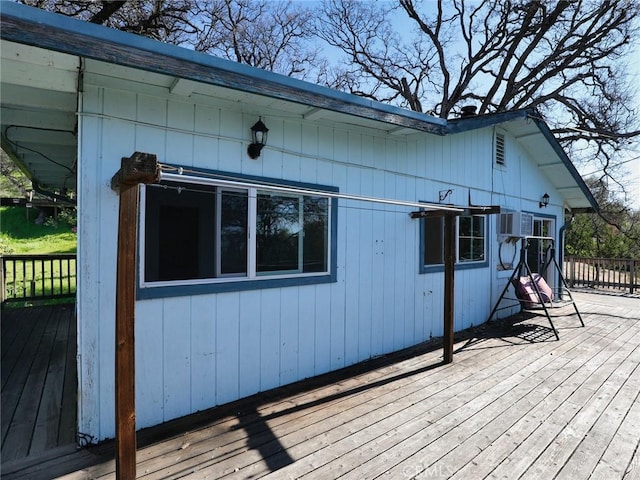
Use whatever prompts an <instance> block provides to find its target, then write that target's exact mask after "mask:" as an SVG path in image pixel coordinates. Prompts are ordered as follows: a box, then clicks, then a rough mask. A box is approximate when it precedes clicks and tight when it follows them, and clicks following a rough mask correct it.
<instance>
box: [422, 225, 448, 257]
mask: <svg viewBox="0 0 640 480" xmlns="http://www.w3.org/2000/svg"><path fill="white" fill-rule="evenodd" d="M443 263H444V219H443V218H442V217H425V219H424V264H425V265H441V264H443Z"/></svg>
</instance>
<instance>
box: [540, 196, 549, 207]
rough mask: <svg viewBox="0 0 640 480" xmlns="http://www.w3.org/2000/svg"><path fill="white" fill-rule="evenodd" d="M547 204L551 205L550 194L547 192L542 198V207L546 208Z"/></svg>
mask: <svg viewBox="0 0 640 480" xmlns="http://www.w3.org/2000/svg"><path fill="white" fill-rule="evenodd" d="M547 205H549V194H548V193H545V194H544V195H543V196H542V199H541V200H540V208H545V207H546V206H547Z"/></svg>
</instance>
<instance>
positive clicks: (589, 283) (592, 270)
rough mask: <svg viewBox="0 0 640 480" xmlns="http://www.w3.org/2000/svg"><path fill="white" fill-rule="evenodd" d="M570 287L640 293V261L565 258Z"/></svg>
mask: <svg viewBox="0 0 640 480" xmlns="http://www.w3.org/2000/svg"><path fill="white" fill-rule="evenodd" d="M564 276H565V280H566V281H567V283H568V284H569V287H591V288H607V289H617V290H628V291H629V293H634V292H635V293H638V292H640V260H627V259H620V258H586V257H573V256H568V257H565V260H564Z"/></svg>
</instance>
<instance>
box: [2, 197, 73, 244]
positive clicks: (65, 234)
mask: <svg viewBox="0 0 640 480" xmlns="http://www.w3.org/2000/svg"><path fill="white" fill-rule="evenodd" d="M29 210H30V212H29V221H27V209H26V208H24V207H0V253H2V254H14V255H23V254H28V255H36V254H50V253H76V247H77V238H76V234H75V233H74V232H72V231H71V227H70V226H69V225H68V224H67V223H65V222H63V221H60V220H59V221H57V222H56V225H55V226H54V225H52V224H48V225H36V224H35V223H34V220H35V219H36V217H37V215H38V211H37V210H36V209H29Z"/></svg>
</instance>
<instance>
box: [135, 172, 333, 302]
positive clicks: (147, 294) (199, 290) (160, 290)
mask: <svg viewBox="0 0 640 480" xmlns="http://www.w3.org/2000/svg"><path fill="white" fill-rule="evenodd" d="M171 166H173V167H176V168H180V167H181V165H171ZM182 167H183V168H185V169H188V170H189V173H188V175H189V176H192V177H194V176H195V177H197V176H198V173H202V174H203V175H201V176H202V177H206V178H212V177H215V176H219V177H221V179H229V177H233V178H235V179H237V180H240V181H242V180H244V181H251V182H255V183H265V184H272V185H279V186H291V187H298V188H310V189H314V190H318V191H326V192H338V191H339V189H338V188H337V187H332V186H328V185H319V184H313V183H306V182H295V181H291V180H282V179H278V178H270V177H258V176H255V175H244V174H239V173H234V172H224V171H219V170H207V169H202V168H197V169H196V168H192V167H188V166H182ZM265 188H268V185H265ZM138 222H140V218H138ZM329 228H330V229H331V251H330V252H329V262H330V264H329V273H328V274H326V275H310V276H302V275H301V276H299V277H287V278H268V277H263V278H261V279H256V280H237V279H234V280H233V281H229V282H224V281H216V282H212V283H197V284H193V285H169V286H162V287H153V286H147V287H141V286H140V278H141V277H140V269H141V268H142V259H141V257H140V248H138V253H137V256H138V268H137V279H136V298H137V299H138V300H147V299H153V298H169V297H187V296H191V295H207V294H214V293H224V292H240V291H247V290H261V289H267V288H282V287H296V286H304V285H317V284H323V283H335V282H337V281H338V275H337V266H338V249H337V245H338V199H337V198H331V224H330V226H329ZM141 242H142V228H141V225H139V227H138V245H140V244H141Z"/></svg>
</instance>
